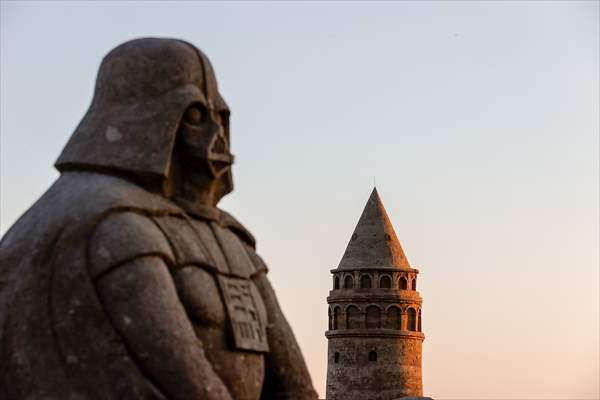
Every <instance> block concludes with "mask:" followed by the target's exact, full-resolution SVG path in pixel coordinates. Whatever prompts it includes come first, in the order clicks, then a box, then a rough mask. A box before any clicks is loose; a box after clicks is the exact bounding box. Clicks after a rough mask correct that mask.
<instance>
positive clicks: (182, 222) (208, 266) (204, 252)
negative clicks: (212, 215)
mask: <svg viewBox="0 0 600 400" xmlns="http://www.w3.org/2000/svg"><path fill="white" fill-rule="evenodd" d="M154 220H155V222H156V223H157V225H158V226H159V227H160V229H161V230H162V231H163V232H164V234H165V235H166V237H167V239H168V240H169V242H170V244H171V246H172V248H173V252H174V256H175V262H176V264H175V266H174V268H173V270H174V272H173V278H174V282H175V285H176V287H177V292H178V294H179V297H180V299H181V302H182V303H183V305H184V306H185V309H186V311H187V314H188V316H189V319H190V321H191V322H192V324H193V326H194V330H195V332H196V335H197V336H198V338H199V339H200V340H201V341H202V343H203V344H204V351H205V353H206V357H207V358H208V360H209V361H210V362H211V364H212V365H213V368H214V369H215V372H216V373H217V374H218V375H219V377H220V378H221V379H222V380H223V382H224V383H225V385H226V386H227V387H228V388H229V390H230V392H231V394H232V396H233V397H234V398H240V399H242V398H244V399H259V398H260V394H261V389H262V384H263V380H264V356H263V353H264V352H265V351H267V350H268V345H267V341H266V332H265V327H266V324H267V315H266V310H265V306H264V303H263V300H262V298H261V297H260V295H259V293H258V291H257V289H256V286H255V285H254V283H253V281H252V280H251V278H250V277H251V276H252V275H253V274H255V273H257V272H259V270H258V269H257V266H255V263H256V261H253V260H252V259H251V257H253V256H254V257H256V255H255V254H254V250H253V249H252V248H251V247H250V246H249V245H247V244H244V243H242V241H241V240H240V238H239V237H238V236H237V235H236V234H235V233H233V232H232V231H231V230H230V229H228V228H224V227H222V226H220V225H219V224H218V223H217V222H214V221H203V220H191V219H187V218H185V219H184V218H180V217H158V218H155V219H154ZM259 268H260V266H259ZM240 376H244V377H245V379H243V380H241V379H239V377H240Z"/></svg>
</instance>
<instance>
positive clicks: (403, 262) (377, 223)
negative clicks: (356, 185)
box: [338, 188, 411, 269]
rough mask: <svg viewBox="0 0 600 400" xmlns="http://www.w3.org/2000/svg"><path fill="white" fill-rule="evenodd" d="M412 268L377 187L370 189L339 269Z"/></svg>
mask: <svg viewBox="0 0 600 400" xmlns="http://www.w3.org/2000/svg"><path fill="white" fill-rule="evenodd" d="M381 267H384V268H399V269H411V267H410V264H409V263H408V260H407V259H406V256H405V255H404V250H402V246H401V245H400V241H398V237H397V236H396V232H394V227H393V226H392V223H391V221H390V218H389V217H388V215H387V212H386V211H385V207H384V206H383V203H382V201H381V199H380V198H379V193H377V188H373V192H371V196H370V197H369V200H368V201H367V204H366V205H365V209H364V210H363V212H362V215H361V216H360V219H359V220H358V224H357V225H356V228H355V229H354V233H353V234H352V237H351V238H350V242H349V243H348V246H347V247H346V251H345V252H344V256H343V257H342V260H341V261H340V264H339V266H338V269H355V268H381Z"/></svg>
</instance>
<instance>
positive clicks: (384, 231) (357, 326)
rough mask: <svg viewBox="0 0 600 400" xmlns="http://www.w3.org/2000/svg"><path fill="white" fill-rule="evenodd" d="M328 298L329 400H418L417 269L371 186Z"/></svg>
mask: <svg viewBox="0 0 600 400" xmlns="http://www.w3.org/2000/svg"><path fill="white" fill-rule="evenodd" d="M331 273H332V274H333V290H332V291H331V292H330V294H329V297H327V303H328V304H329V330H328V331H327V332H326V333H325V336H326V337H327V339H328V356H327V357H328V358H327V394H326V396H327V400H365V399H369V400H392V399H396V398H399V397H403V396H421V395H422V393H423V384H422V379H421V348H422V343H423V340H424V338H425V336H424V335H423V333H422V332H421V303H422V299H421V297H420V295H419V292H417V274H418V273H419V271H418V270H417V269H414V268H412V267H411V266H410V264H409V262H408V260H407V259H406V256H405V255H404V251H403V250H402V246H401V245H400V242H399V241H398V238H397V236H396V233H395V232H394V228H393V226H392V223H391V222H390V219H389V217H388V215H387V212H386V211H385V208H384V206H383V203H382V201H381V199H380V198H379V194H378V193H377V189H373V192H372V193H371V196H370V197H369V200H368V201H367V204H366V206H365V208H364V210H363V213H362V215H361V217H360V219H359V221H358V224H357V225H356V228H355V229H354V233H353V234H352V237H351V238H350V242H349V243H348V246H347V248H346V251H345V252H344V256H343V257H342V260H341V261H340V263H339V265H338V267H337V268H335V269H333V270H331Z"/></svg>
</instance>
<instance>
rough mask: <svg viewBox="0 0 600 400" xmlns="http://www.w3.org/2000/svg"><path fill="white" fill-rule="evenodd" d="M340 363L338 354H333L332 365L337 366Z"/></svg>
mask: <svg viewBox="0 0 600 400" xmlns="http://www.w3.org/2000/svg"><path fill="white" fill-rule="evenodd" d="M339 361H340V353H338V352H337V351H336V352H335V353H333V363H334V364H337V363H338V362H339Z"/></svg>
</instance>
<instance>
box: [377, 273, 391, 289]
mask: <svg viewBox="0 0 600 400" xmlns="http://www.w3.org/2000/svg"><path fill="white" fill-rule="evenodd" d="M379 287H380V288H382V289H389V288H391V287H392V280H391V279H390V277H389V276H387V275H383V276H382V277H381V278H379Z"/></svg>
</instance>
